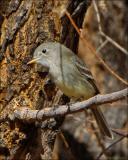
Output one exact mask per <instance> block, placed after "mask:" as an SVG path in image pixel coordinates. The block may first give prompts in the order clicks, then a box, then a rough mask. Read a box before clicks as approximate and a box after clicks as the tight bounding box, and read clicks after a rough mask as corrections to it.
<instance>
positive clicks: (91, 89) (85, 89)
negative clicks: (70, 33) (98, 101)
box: [28, 42, 112, 138]
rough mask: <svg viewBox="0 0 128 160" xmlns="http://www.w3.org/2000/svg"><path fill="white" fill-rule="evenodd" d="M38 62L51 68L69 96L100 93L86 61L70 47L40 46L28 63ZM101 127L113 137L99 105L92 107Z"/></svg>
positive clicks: (106, 133) (57, 81)
mask: <svg viewBox="0 0 128 160" xmlns="http://www.w3.org/2000/svg"><path fill="white" fill-rule="evenodd" d="M31 63H38V64H41V65H42V66H44V67H45V68H47V69H48V70H49V74H50V76H51V80H53V81H54V83H55V84H56V85H57V86H58V87H59V89H60V90H61V91H62V92H63V93H64V94H65V95H67V96H69V97H71V98H75V99H84V100H86V99H88V98H90V97H93V96H95V95H96V94H98V93H99V91H98V89H97V87H96V85H95V81H94V79H93V77H92V74H91V72H90V71H89V70H88V68H87V67H86V65H85V63H84V62H83V61H82V60H81V59H80V58H79V57H78V56H77V55H75V54H74V53H73V52H72V51H71V50H70V49H68V48H67V47H65V46H64V45H62V44H60V43H57V42H47V43H43V44H41V45H40V46H38V47H37V48H36V50H35V52H34V58H33V60H31V61H30V62H28V64H31ZM91 110H92V112H93V114H94V117H95V119H96V121H97V124H98V126H99V129H100V131H101V133H102V134H103V135H104V136H107V137H109V138H112V132H111V130H110V128H109V126H108V124H107V121H106V120H105V118H104V116H103V113H102V112H101V110H100V108H99V106H98V107H97V106H93V107H92V108H91Z"/></svg>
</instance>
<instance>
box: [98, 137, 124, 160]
mask: <svg viewBox="0 0 128 160" xmlns="http://www.w3.org/2000/svg"><path fill="white" fill-rule="evenodd" d="M124 138H125V137H124V136H122V137H120V138H119V139H118V140H116V141H115V142H113V143H112V144H111V145H109V146H108V147H107V148H105V150H103V151H102V152H101V153H100V154H99V156H98V157H97V158H96V160H99V159H100V158H101V156H102V155H103V154H104V153H105V152H107V151H108V150H109V149H110V148H111V147H112V146H114V145H115V144H117V143H118V142H120V141H121V140H122V139H124Z"/></svg>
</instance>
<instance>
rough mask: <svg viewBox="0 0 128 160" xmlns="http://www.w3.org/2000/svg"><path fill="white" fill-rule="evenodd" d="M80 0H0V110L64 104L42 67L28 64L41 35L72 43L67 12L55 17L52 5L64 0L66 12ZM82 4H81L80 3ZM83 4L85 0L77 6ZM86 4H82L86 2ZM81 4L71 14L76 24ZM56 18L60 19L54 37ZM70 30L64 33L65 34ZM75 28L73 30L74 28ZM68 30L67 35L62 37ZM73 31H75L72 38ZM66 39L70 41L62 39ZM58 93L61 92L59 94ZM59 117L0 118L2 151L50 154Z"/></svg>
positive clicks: (18, 156)
mask: <svg viewBox="0 0 128 160" xmlns="http://www.w3.org/2000/svg"><path fill="white" fill-rule="evenodd" d="M83 2H84V1H83V0H80V1H78V0H75V1H72V0H63V1H61V2H60V1H58V0H54V1H53V0H49V1H47V0H37V1H36V0H10V1H4V0H2V1H0V6H1V8H2V9H1V12H0V27H1V32H0V41H1V47H0V63H1V64H0V65H1V67H0V73H1V78H0V83H1V85H0V92H1V95H0V98H1V99H0V103H1V105H0V114H1V115H3V114H6V113H9V112H13V111H14V109H16V108H19V107H24V106H28V107H29V108H31V109H42V108H45V107H51V106H54V105H55V104H58V103H60V104H65V103H66V102H67V101H68V100H67V99H66V98H65V97H64V96H62V93H60V92H58V89H57V88H56V87H55V85H54V84H52V83H51V82H50V81H49V79H48V78H47V73H46V72H44V73H41V72H40V67H36V69H35V67H31V66H28V65H27V62H28V61H29V60H31V58H32V55H33V51H34V49H35V48H36V47H37V46H38V45H39V44H40V43H43V42H45V41H55V40H60V39H61V42H63V43H64V42H65V44H67V42H68V44H69V46H68V47H70V48H72V49H73V48H74V50H75V51H76V48H77V47H76V48H75V47H74V46H77V44H78V36H77V35H76V33H75V30H74V29H73V27H71V25H68V26H67V29H69V28H70V29H69V31H71V32H69V31H67V29H66V30H65V28H66V24H67V23H69V21H68V20H67V18H66V17H65V16H64V17H63V18H62V21H60V19H59V16H58V14H57V13H56V11H57V9H58V8H60V7H61V6H66V4H68V3H69V6H68V10H69V12H70V13H71V14H73V12H74V11H75V10H76V8H77V7H78V6H79V4H81V3H83ZM81 5H82V4H81ZM86 5H87V1H85V2H84V5H83V6H86ZM86 9H87V7H86ZM86 9H85V8H82V9H81V10H80V11H79V15H80V14H81V16H80V18H79V16H78V15H77V12H78V11H77V10H78V9H77V10H76V11H77V12H76V13H75V14H74V17H75V18H74V19H75V20H77V22H78V25H79V27H81V25H82V21H83V17H84V14H85V12H86ZM61 22H62V25H63V29H62V30H61V31H62V32H61V33H62V36H61V37H62V38H60V27H61ZM69 33H70V35H69ZM74 33H75V34H74ZM67 35H68V38H67ZM75 37H77V38H76V39H75ZM67 39H68V40H69V39H70V42H69V41H67ZM61 97H62V98H61ZM62 122H63V118H61V119H60V118H58V119H50V120H47V121H45V122H43V123H42V125H41V127H39V126H38V127H37V126H36V127H35V126H34V124H31V125H28V124H21V123H18V124H2V125H1V126H0V129H1V133H0V137H1V144H2V146H0V148H1V150H2V149H4V150H6V152H4V153H3V152H2V153H3V154H2V156H5V157H8V156H9V158H10V159H50V158H51V157H52V151H53V147H54V142H55V138H56V135H57V133H58V129H59V127H60V126H61V124H62Z"/></svg>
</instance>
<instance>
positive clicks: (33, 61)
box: [27, 58, 40, 64]
mask: <svg viewBox="0 0 128 160" xmlns="http://www.w3.org/2000/svg"><path fill="white" fill-rule="evenodd" d="M39 59H40V58H35V59H32V60H31V61H29V62H28V63H27V64H32V63H36V62H37V61H38V60H39Z"/></svg>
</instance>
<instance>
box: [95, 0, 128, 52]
mask: <svg viewBox="0 0 128 160" xmlns="http://www.w3.org/2000/svg"><path fill="white" fill-rule="evenodd" d="M93 6H94V9H95V11H96V16H97V22H98V28H99V32H100V34H101V35H102V36H103V37H105V38H106V40H108V41H109V42H110V43H112V44H113V45H114V46H115V47H117V48H118V49H119V50H120V51H122V52H123V53H124V54H126V55H128V51H127V50H126V49H125V48H123V47H122V46H121V45H119V44H118V43H117V42H116V41H114V40H113V39H112V38H111V37H109V36H108V35H106V34H105V33H104V32H103V29H102V27H101V18H100V13H99V9H98V7H97V4H96V1H95V0H93Z"/></svg>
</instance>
